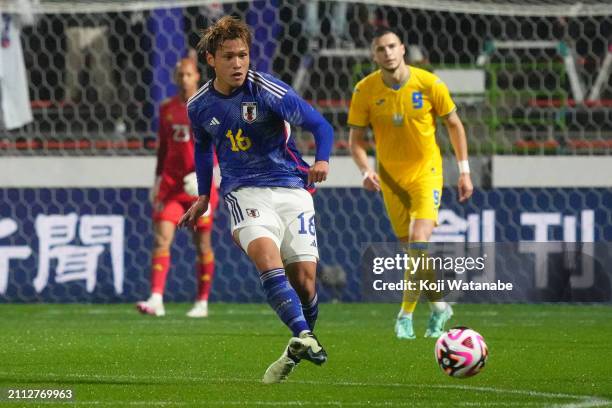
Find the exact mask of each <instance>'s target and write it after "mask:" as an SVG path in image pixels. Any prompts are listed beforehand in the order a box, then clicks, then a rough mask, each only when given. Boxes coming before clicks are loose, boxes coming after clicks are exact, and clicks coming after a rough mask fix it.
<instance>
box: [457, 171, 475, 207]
mask: <svg viewBox="0 0 612 408" xmlns="http://www.w3.org/2000/svg"><path fill="white" fill-rule="evenodd" d="M458 187H459V202H461V203H462V202H464V201H467V199H468V198H470V197H471V196H472V193H473V192H474V185H473V184H472V178H471V177H470V173H461V174H460V175H459V183H458Z"/></svg>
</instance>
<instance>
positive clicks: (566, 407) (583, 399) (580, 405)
mask: <svg viewBox="0 0 612 408" xmlns="http://www.w3.org/2000/svg"><path fill="white" fill-rule="evenodd" d="M0 375H3V376H9V377H10V376H11V375H14V373H7V372H0ZM45 377H52V378H92V379H98V380H115V381H117V380H119V381H122V380H123V381H128V382H129V381H130V380H137V381H162V382H163V381H165V380H169V379H174V380H180V381H191V382H201V383H204V384H206V383H232V382H233V383H258V384H260V383H261V381H259V380H255V379H247V378H212V379H211V378H203V377H186V376H172V377H170V376H140V375H113V376H108V375H99V374H78V373H66V374H57V373H45V374H43V378H45ZM211 380H212V381H211ZM290 383H291V384H306V385H308V384H310V385H331V386H343V387H347V386H348V387H393V388H422V387H423V385H422V384H404V383H366V382H350V381H339V382H325V381H290ZM426 387H427V388H437V389H455V390H461V391H480V392H489V393H494V394H514V395H526V396H530V397H535V398H556V399H574V400H580V401H576V402H575V403H570V404H560V405H559V408H590V407H600V406H605V405H604V404H609V405H612V401H610V400H605V399H601V398H598V397H595V396H592V395H576V394H564V393H552V392H543V391H533V390H520V389H518V390H517V389H504V388H495V387H478V386H469V385H451V384H429V385H427V386H426Z"/></svg>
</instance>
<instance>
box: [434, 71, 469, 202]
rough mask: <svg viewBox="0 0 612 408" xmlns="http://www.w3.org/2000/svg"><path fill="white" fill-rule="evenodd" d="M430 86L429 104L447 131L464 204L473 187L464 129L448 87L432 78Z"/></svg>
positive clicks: (461, 199) (461, 200) (460, 198)
mask: <svg viewBox="0 0 612 408" xmlns="http://www.w3.org/2000/svg"><path fill="white" fill-rule="evenodd" d="M432 79H433V83H432V85H431V103H432V105H433V108H434V110H435V112H436V113H437V114H438V115H439V116H440V117H442V118H443V119H444V125H445V126H446V130H447V131H448V136H449V138H450V141H451V144H452V145H453V150H454V151H455V157H456V158H457V165H458V167H459V181H458V187H459V201H460V202H464V201H466V200H467V199H468V198H470V197H471V196H472V193H473V192H474V186H473V185H472V178H471V177H470V164H469V162H468V148H467V137H466V135H465V128H464V127H463V123H462V122H461V119H460V118H459V115H458V114H457V107H456V106H455V103H454V102H453V100H452V98H451V96H450V92H449V91H448V87H447V86H446V84H445V83H444V82H442V81H441V80H440V79H439V78H437V77H434V78H432Z"/></svg>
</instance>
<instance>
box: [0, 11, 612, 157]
mask: <svg viewBox="0 0 612 408" xmlns="http://www.w3.org/2000/svg"><path fill="white" fill-rule="evenodd" d="M16 4H22V3H21V2H15V1H13V2H10V1H9V2H3V3H2V8H3V15H4V16H5V19H4V24H6V23H7V20H6V16H9V15H10V14H8V13H7V12H10V11H13V12H15V11H18V10H20V9H19V8H18V7H17V6H16ZM32 12H33V16H34V21H33V24H32V25H26V26H23V29H22V34H21V40H22V41H23V49H24V59H25V63H26V64H25V65H26V70H27V79H28V87H29V96H30V99H31V104H32V108H33V114H34V121H33V123H32V124H30V125H28V126H25V127H23V128H19V129H16V130H12V131H6V130H5V131H2V141H3V143H2V147H3V151H4V152H6V151H7V150H8V151H9V153H10V154H15V153H17V152H30V151H36V152H42V153H43V154H53V153H58V152H59V153H70V152H73V153H74V152H80V153H89V154H99V153H101V152H110V153H112V154H115V153H125V151H126V150H131V151H140V152H141V153H147V151H150V150H151V149H152V148H154V140H153V139H154V135H155V130H156V121H157V117H156V115H157V113H156V112H157V108H158V106H159V103H160V101H161V100H163V99H164V98H166V97H168V96H170V95H172V94H173V93H174V91H175V88H174V86H173V84H172V70H173V67H174V65H175V62H176V61H177V60H178V59H179V58H181V57H184V56H186V55H188V54H189V52H190V49H193V47H195V44H196V43H197V40H198V29H199V28H201V27H206V26H207V25H209V24H210V23H211V21H214V20H216V19H217V18H219V17H220V16H221V15H224V14H233V15H236V16H239V17H241V18H244V19H245V20H246V21H247V22H248V23H249V25H250V26H251V28H252V30H253V32H254V34H255V40H254V44H253V49H252V65H253V67H254V68H255V69H258V70H261V71H267V72H271V73H274V74H276V75H278V76H279V77H280V78H281V79H283V80H284V81H286V82H287V83H289V84H291V85H293V86H294V87H295V88H296V89H297V90H298V92H299V93H300V94H302V95H303V96H304V97H305V98H307V99H308V100H310V101H311V102H312V103H313V105H314V106H315V107H317V108H318V109H319V110H321V111H322V112H324V114H325V115H326V117H327V118H328V119H329V120H330V121H331V122H332V123H333V125H334V127H335V129H336V137H337V144H336V148H337V152H338V153H341V154H342V153H347V150H346V139H347V129H346V126H345V122H346V113H347V107H348V101H349V99H350V95H351V91H352V88H353V84H354V83H355V82H356V81H357V80H358V78H360V77H362V76H363V74H364V73H367V72H370V71H371V70H372V69H373V68H374V67H373V66H372V64H371V62H370V51H369V44H370V40H371V37H372V33H373V32H374V30H375V29H376V28H377V27H380V26H385V25H388V26H390V27H394V28H396V29H397V30H398V31H399V32H400V33H401V35H402V37H403V39H404V41H405V42H406V44H407V45H408V53H407V54H408V55H407V57H408V59H409V60H410V63H412V64H415V65H417V66H422V67H425V68H426V69H430V70H433V71H437V72H438V73H439V75H440V76H442V77H443V79H444V80H445V81H446V82H447V84H448V85H449V87H450V88H451V91H452V92H453V94H454V96H455V99H456V101H457V102H458V104H459V106H460V114H461V116H462V117H463V118H464V121H465V122H466V125H467V129H468V134H469V135H470V139H471V144H470V148H471V150H472V152H473V153H477V154H478V153H485V154H486V153H516V152H523V153H569V154H574V153H588V154H590V153H608V152H609V151H610V147H609V144H610V139H611V137H610V136H611V135H612V118H611V117H610V109H609V108H610V106H611V105H612V103H611V101H612V84H611V82H610V71H611V70H612V56H611V54H610V53H609V46H610V41H611V37H612V23H611V21H612V20H611V19H610V14H611V12H610V8H609V5H608V4H607V3H606V2H603V1H586V2H579V3H574V2H572V1H539V2H522V1H512V2H502V1H488V2H473V1H472V2H462V1H451V0H447V1H427V2H425V1H417V2H402V1H366V2H350V3H349V2H341V1H337V2H335V1H321V2H316V1H312V2H310V1H309V2H307V1H280V0H268V1H254V2H234V1H223V2H211V1H174V2H161V1H152V0H151V1H140V2H123V3H122V2H118V1H98V2H65V1H42V2H40V4H38V5H36V4H35V5H33V7H32ZM12 16H13V17H12V18H13V19H18V17H16V16H15V15H14V14H13V15H12ZM5 37H6V36H5ZM3 41H16V39H15V38H4V40H3ZM201 61H202V60H201ZM200 68H201V70H202V72H203V73H204V74H205V75H204V78H208V77H210V74H211V73H210V71H209V70H208V69H207V67H205V66H204V64H203V63H202V64H201V67H200ZM441 139H442V140H444V139H445V138H441ZM444 147H445V151H446V152H448V147H449V146H448V144H447V143H444ZM302 148H303V149H304V150H311V149H312V144H311V143H309V142H308V141H306V139H304V142H303V145H302Z"/></svg>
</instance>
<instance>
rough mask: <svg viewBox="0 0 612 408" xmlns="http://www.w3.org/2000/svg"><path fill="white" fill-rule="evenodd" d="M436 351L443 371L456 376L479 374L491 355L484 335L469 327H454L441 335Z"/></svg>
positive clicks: (463, 376)
mask: <svg viewBox="0 0 612 408" xmlns="http://www.w3.org/2000/svg"><path fill="white" fill-rule="evenodd" d="M435 353H436V360H437V361H438V364H439V365H440V368H441V369H442V371H444V373H445V374H447V375H449V376H451V377H456V378H465V377H471V376H473V375H476V374H478V373H479V372H480V370H482V368H483V367H484V365H485V363H486V362H487V357H488V356H489V351H488V350H487V345H486V343H485V342H484V339H483V338H482V336H481V335H480V334H478V333H477V332H475V331H474V330H472V329H468V328H467V327H453V328H452V329H450V330H449V331H447V332H446V333H444V334H443V335H442V336H440V338H439V339H438V340H437V341H436V348H435Z"/></svg>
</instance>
